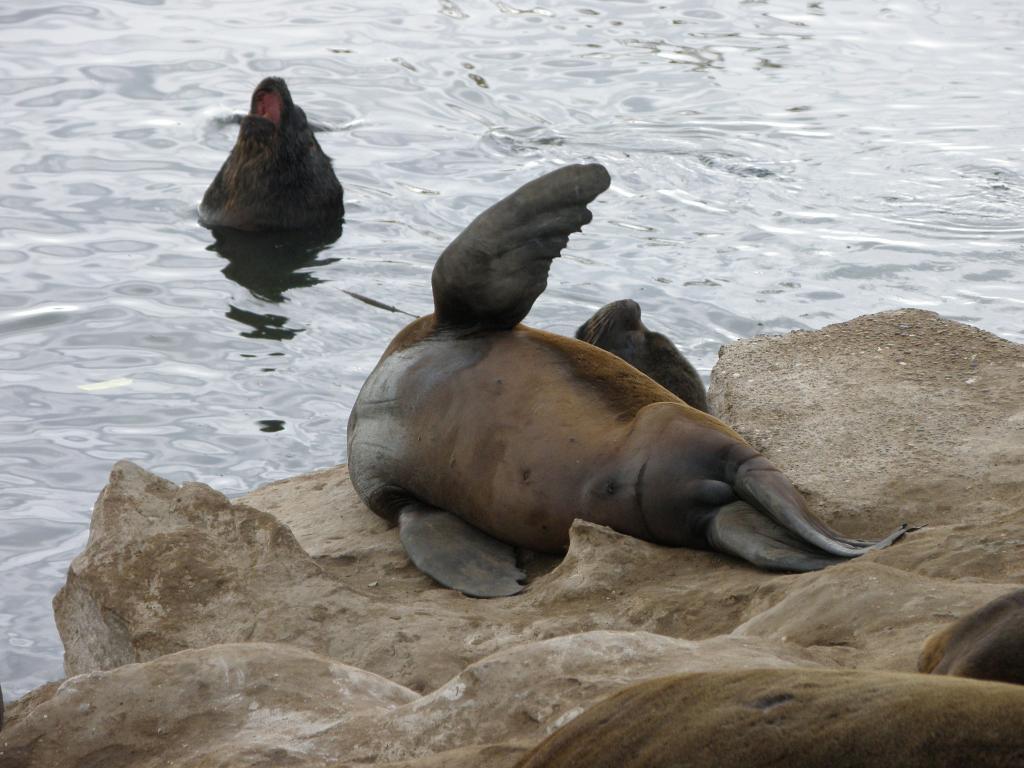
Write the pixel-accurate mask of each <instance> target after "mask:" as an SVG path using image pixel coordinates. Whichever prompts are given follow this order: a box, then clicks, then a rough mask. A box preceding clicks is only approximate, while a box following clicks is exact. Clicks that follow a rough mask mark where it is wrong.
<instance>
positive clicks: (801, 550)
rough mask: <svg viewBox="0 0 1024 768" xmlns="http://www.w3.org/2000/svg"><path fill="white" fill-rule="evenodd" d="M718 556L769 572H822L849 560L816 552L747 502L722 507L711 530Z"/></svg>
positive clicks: (708, 531) (712, 540) (708, 536)
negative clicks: (722, 553) (738, 559)
mask: <svg viewBox="0 0 1024 768" xmlns="http://www.w3.org/2000/svg"><path fill="white" fill-rule="evenodd" d="M706 535H707V540H708V543H709V544H710V545H711V548H712V549H714V550H715V551H716V552H726V553H728V554H730V555H736V557H739V558H742V559H743V560H746V561H747V562H748V563H751V564H753V565H756V566H758V567H760V568H764V569H766V570H769V571H791V572H795V573H805V572H807V571H819V570H821V569H822V568H826V567H827V566H830V565H835V564H836V563H841V562H844V561H845V560H846V559H847V558H845V557H839V556H836V555H830V554H828V553H827V552H822V551H821V550H817V549H814V548H813V547H811V546H808V545H807V544H805V543H804V542H802V541H800V539H798V538H796V537H795V536H793V535H792V534H791V533H790V532H789V531H787V530H786V529H785V528H783V527H782V526H781V525H779V524H778V523H776V522H775V521H774V520H772V519H771V518H769V517H766V516H765V515H764V514H762V513H761V512H759V511H758V510H756V509H754V508H753V507H752V506H750V505H749V504H747V503H746V502H744V501H735V502H733V503H732V504H726V505H725V506H724V507H720V508H719V509H718V511H717V512H716V513H715V516H714V517H713V518H712V519H711V522H710V523H709V524H708V529H707V534H706Z"/></svg>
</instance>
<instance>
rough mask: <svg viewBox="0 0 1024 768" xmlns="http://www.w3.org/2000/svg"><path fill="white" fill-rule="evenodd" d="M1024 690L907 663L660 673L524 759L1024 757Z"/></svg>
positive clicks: (620, 762)
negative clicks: (883, 667) (909, 668)
mask: <svg viewBox="0 0 1024 768" xmlns="http://www.w3.org/2000/svg"><path fill="white" fill-rule="evenodd" d="M1022 723H1024V690H1022V689H1019V688H1016V687H1014V686H1012V685H1001V684H998V683H990V682H983V681H979V680H962V679H956V678H941V677H929V676H924V675H912V674H904V673H896V672H870V671H866V670H842V671H839V670H825V669H758V670H746V671H722V672H703V673H693V674H688V675H677V676H673V677H666V678H661V679H656V680H649V681H647V682H644V683H640V684H638V685H633V686H631V687H629V688H626V689H625V690H622V691H620V692H619V693H617V694H614V695H613V696H611V697H610V698H608V699H605V700H604V701H602V702H600V703H598V704H595V705H594V706H593V707H591V708H590V709H589V710H587V711H586V712H584V713H583V714H582V715H580V716H579V717H577V718H576V719H575V720H573V721H572V722H570V723H569V724H568V725H566V726H565V727H563V728H562V729H561V730H558V731H555V733H553V734H552V735H551V736H549V737H548V738H547V739H546V740H545V741H543V742H542V743H541V744H540V745H539V746H537V747H536V748H534V749H533V750H532V751H531V752H530V753H528V754H527V756H526V757H525V758H524V759H523V760H522V761H520V762H519V763H518V764H517V766H516V768H682V766H685V767H686V768H777V767H778V766H786V768H867V767H868V766H870V768H963V767H964V766H970V767H971V768H1011V767H1013V768H1019V766H1021V765H1024V728H1021V724H1022Z"/></svg>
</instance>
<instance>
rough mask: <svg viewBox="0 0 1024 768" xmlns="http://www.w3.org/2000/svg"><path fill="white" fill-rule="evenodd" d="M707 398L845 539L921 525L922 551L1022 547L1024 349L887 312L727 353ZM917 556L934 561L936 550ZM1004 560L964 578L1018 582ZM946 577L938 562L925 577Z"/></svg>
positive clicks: (925, 318)
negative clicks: (957, 543)
mask: <svg viewBox="0 0 1024 768" xmlns="http://www.w3.org/2000/svg"><path fill="white" fill-rule="evenodd" d="M709 397H710V401H711V404H712V409H713V411H714V412H715V414H716V415H717V416H718V417H719V418H721V419H723V420H724V421H726V422H727V423H728V424H731V425H732V426H733V427H734V428H735V429H736V430H737V431H738V432H739V433H740V434H742V435H743V436H744V437H745V438H747V439H748V440H750V441H751V442H752V443H753V444H754V446H755V447H756V448H758V449H759V450H760V451H762V452H763V453H765V455H767V456H768V457H769V458H770V459H771V460H772V461H773V462H775V463H776V464H777V465H778V466H780V467H781V468H782V469H783V470H785V471H786V473H787V474H788V475H789V477H790V478H791V479H792V480H793V481H794V482H795V483H796V485H797V486H798V487H799V488H800V489H801V490H802V491H803V492H804V493H805V495H807V496H808V499H809V501H810V503H811V506H812V508H813V509H814V510H815V511H816V512H817V513H818V514H820V515H821V516H822V517H824V518H825V519H827V520H830V521H831V522H832V523H833V524H834V525H835V526H837V527H838V528H840V529H841V530H842V531H844V532H849V533H850V534H852V535H870V534H873V533H877V532H879V531H884V530H888V528H890V527H891V526H892V524H893V523H894V522H898V521H900V520H906V521H908V522H910V523H913V524H927V525H928V526H929V527H930V530H926V531H923V532H922V534H920V535H919V536H918V537H915V538H916V539H917V540H918V541H921V540H922V539H924V540H926V541H928V540H932V539H936V540H944V539H945V537H946V536H948V534H949V532H948V531H944V530H935V529H942V528H945V526H961V527H959V528H957V529H956V531H957V533H958V534H960V535H961V536H963V537H964V538H966V539H972V540H974V539H977V538H978V537H979V536H981V537H986V538H987V540H988V541H989V542H990V543H992V542H993V541H994V540H995V541H998V542H1000V543H1005V544H1008V545H1010V546H1011V547H1012V545H1013V544H1016V545H1017V547H1016V550H1017V551H1018V552H1019V551H1020V546H1021V545H1022V544H1024V521H1021V517H1022V516H1021V514H1020V512H1021V511H1022V510H1024V346H1021V345H1019V344H1014V343H1013V342H1010V341H1006V340H1005V339H1001V338H999V337H998V336H993V335H992V334H990V333H986V332H985V331H982V330H979V329H977V328H973V327H971V326H969V325H964V324H962V323H957V322H953V321H952V320H944V319H942V318H940V317H939V316H938V315H936V314H934V313H932V312H924V311H921V310H916V309H903V310H896V311H892V312H882V313H879V314H875V315H866V316H864V317H858V318H856V319H854V320H851V321H849V322H846V323H839V324H837V325H830V326H827V327H825V328H822V329H821V330H819V331H797V332H794V333H789V334H786V335H785V336H778V337H757V338H753V339H747V340H744V341H738V342H735V343H733V344H729V345H727V346H725V347H723V348H722V350H721V352H720V357H719V361H718V364H717V365H716V366H715V368H714V371H713V372H712V379H711V391H710V393H709ZM1008 518H1016V519H1017V521H1018V522H1019V525H1016V526H1010V525H1008V524H1009V522H1010V520H1009V519H1008ZM1004 535H1005V537H1006V539H1007V540H1006V541H1002V537H1003V536H1004ZM1010 539H1012V540H1010ZM905 548H906V547H905V545H901V546H899V547H894V548H893V553H894V554H893V557H894V558H896V559H902V553H900V550H901V549H905ZM913 549H914V550H915V553H916V554H917V555H918V559H919V560H920V561H921V563H922V564H923V563H925V562H926V561H928V560H929V559H930V558H929V557H928V556H927V555H926V554H925V553H924V552H922V551H921V550H922V549H928V550H931V549H932V548H931V547H929V546H924V547H922V546H921V545H917V546H915V547H913ZM936 549H938V547H936ZM998 549H999V547H998V546H993V547H991V548H990V551H989V553H988V554H989V559H991V557H992V555H993V554H996V550H998ZM1012 551H1013V550H1012V549H1008V548H1005V547H1004V548H1002V549H1001V550H1000V553H1001V554H1002V555H1003V557H998V558H997V559H996V562H994V563H988V564H986V563H985V562H983V561H984V558H983V557H980V558H972V559H971V567H972V568H974V569H976V570H977V572H976V573H972V574H971V575H976V576H978V577H979V578H996V579H1004V578H1005V577H1006V576H1007V575H1008V574H1007V573H1006V572H1005V571H1004V570H1002V569H1003V568H1004V567H1009V568H1011V569H1012V571H1013V574H1014V575H1015V576H1016V577H1017V578H1018V580H1019V579H1020V578H1022V577H1024V558H1020V557H1014V558H1013V559H1014V560H1015V561H1016V562H1014V563H1009V562H1006V561H1004V559H1003V558H1004V557H1006V556H1008V555H1009V554H1010V553H1011V552H1012ZM897 553H900V554H897ZM933 565H935V564H933ZM940 568H950V570H947V571H946V572H945V573H940V572H939V569H940ZM952 568H957V570H955V571H954V570H952ZM954 574H955V575H960V574H961V571H960V570H959V568H958V567H957V564H956V563H954V562H951V561H950V560H948V559H947V560H946V561H945V562H944V563H942V564H938V565H935V567H933V568H932V574H931V575H945V576H952V575H954Z"/></svg>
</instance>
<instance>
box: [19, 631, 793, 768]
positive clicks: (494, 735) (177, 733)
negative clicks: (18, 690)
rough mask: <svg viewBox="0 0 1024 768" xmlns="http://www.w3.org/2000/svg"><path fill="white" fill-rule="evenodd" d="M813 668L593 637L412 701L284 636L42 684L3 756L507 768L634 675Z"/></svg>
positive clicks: (628, 638)
mask: <svg viewBox="0 0 1024 768" xmlns="http://www.w3.org/2000/svg"><path fill="white" fill-rule="evenodd" d="M807 663H809V662H808V661H807V659H806V657H805V656H804V655H802V654H800V653H799V652H798V650H795V649H792V648H785V647H781V646H778V645H772V644H763V645H756V644H754V643H752V642H751V641H749V640H743V639H738V638H716V639H714V640H707V641H703V642H689V641H685V640H672V639H671V638H667V637H661V636H658V635H651V634H647V633H644V632H592V633H584V634H579V635H572V636H568V637H560V638H557V639H554V640H547V641H543V642H537V643H528V644H525V645H521V646H517V647H515V648H513V649H511V650H508V651H504V652H502V653H499V654H496V655H494V656H491V657H488V658H487V659H483V660H482V661H479V662H477V663H476V664H473V665H471V666H470V667H469V668H467V669H465V670H464V671H463V672H462V673H460V674H459V675H458V676H456V677H455V678H454V679H452V680H450V681H449V682H448V683H446V684H445V685H444V686H442V687H441V688H440V689H438V690H436V691H434V692H432V693H430V694H428V695H426V696H422V697H421V696H419V695H417V694H416V693H414V692H413V691H410V690H409V689H407V688H404V687H402V686H400V685H397V684H395V683H392V682H389V681H387V680H384V679H383V678H381V677H379V676H377V675H374V674H372V673H368V672H364V671H363V670H359V669H355V668H354V667H350V666H347V665H345V664H340V663H338V662H336V661H333V660H331V659H328V658H327V657H324V656H320V655H317V654H314V653H311V652H309V651H304V650H300V649H297V648H294V647H292V646H287V645H284V644H270V643H246V644H231V645H216V646H211V647H209V648H203V649H199V650H190V651H182V652H180V653H176V654H171V655H168V656H163V657H161V658H159V659H156V660H154V661H150V662H146V663H142V664H130V665H126V666H122V667H119V668H117V669H114V670H109V671H106V672H91V673H88V674H85V675H80V676H77V677H72V678H70V679H68V680H66V681H64V682H63V683H61V684H54V685H51V686H47V687H45V688H43V689H40V690H39V691H38V692H36V693H35V694H34V695H32V696H29V697H26V698H25V699H23V700H22V701H21V702H19V704H18V705H17V707H16V711H15V712H13V713H12V718H11V722H10V724H9V726H8V727H7V728H6V729H5V730H4V732H3V734H2V736H0V764H3V765H4V766H5V768H84V767H85V766H92V765H95V764H96V763H95V760H96V759H97V758H98V756H100V755H102V760H103V765H104V768H119V767H120V766H124V767H125V768H128V767H129V766H133V767H138V768H149V766H153V768H156V766H162V767H167V766H172V767H173V766H180V768H186V767H187V766H196V765H203V766H206V765H224V766H229V765H230V766H238V767H248V766H253V767H255V766H277V765H289V766H308V767H309V768H314V767H315V768H320V767H321V766H323V767H326V766H336V765H337V764H338V761H339V760H347V761H352V762H353V763H354V764H364V765H365V764H367V763H375V764H391V763H392V762H394V763H397V764H402V763H405V764H409V765H436V766H443V765H453V766H454V765H467V766H468V765H474V763H473V762H472V760H478V761H479V760H484V759H486V760H487V761H488V762H486V763H480V762H477V763H475V764H476V765H483V764H486V765H501V764H508V765H510V764H511V763H512V762H514V760H515V759H517V758H518V756H519V755H520V754H521V753H522V752H523V751H525V749H526V748H528V747H529V746H531V745H533V744H535V743H537V742H538V741H540V740H541V739H542V738H544V737H545V736H547V735H548V734H550V733H552V732H554V731H555V730H557V729H558V728H559V727H560V726H562V725H564V724H565V723H566V722H569V721H570V720H571V719H572V718H574V717H575V716H577V715H578V714H580V713H581V712H583V711H584V709H585V708H586V707H587V706H589V705H591V704H593V703H594V702H596V701H597V700H599V699H601V698H603V697H604V696H607V695H608V694H609V693H612V692H614V691H616V690H618V689H620V688H623V687H625V686H627V685H630V684H631V683H635V682H637V681H639V680H645V679H650V678H653V677H658V676H664V675H666V674H671V673H675V672H679V671H680V670H692V671H696V670H706V669H710V668H718V667H720V666H721V665H725V666H727V667H730V668H736V669H752V668H762V667H772V668H793V667H796V666H798V665H801V664H807ZM512 739H514V740H516V742H517V744H509V743H508V742H509V741H510V740H512ZM415 761H421V762H415ZM492 761H493V762H492Z"/></svg>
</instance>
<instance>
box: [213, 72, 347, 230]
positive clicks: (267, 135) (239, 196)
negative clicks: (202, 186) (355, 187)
mask: <svg viewBox="0 0 1024 768" xmlns="http://www.w3.org/2000/svg"><path fill="white" fill-rule="evenodd" d="M342 197H343V193H342V189H341V184H340V183H339V182H338V177H337V176H335V175H334V169H333V168H332V167H331V159H330V158H329V157H328V156H327V155H325V154H324V151H323V150H322V149H321V148H320V144H318V143H317V140H316V137H315V136H314V135H313V129H312V128H311V127H310V126H309V122H308V121H307V120H306V113H305V112H303V111H302V109H301V108H300V107H298V106H296V105H295V104H294V103H293V102H292V96H291V93H289V91H288V86H287V85H285V82H284V80H282V79H281V78H280V77H268V78H266V79H265V80H263V82H261V83H260V84H259V85H257V86H256V90H255V91H254V92H253V94H252V102H251V107H250V110H249V114H248V115H246V116H245V117H244V118H243V119H242V123H241V126H240V127H239V129H238V139H237V140H236V141H235V146H234V148H233V149H232V150H231V154H230V155H228V159H227V160H225V161H224V165H222V166H221V169H220V171H219V172H218V173H217V177H216V178H215V179H214V180H213V183H212V184H210V187H209V188H208V189H207V190H206V194H204V195H203V202H202V203H201V204H200V206H199V220H200V222H201V223H202V224H203V225H205V226H207V227H211V228H212V227H232V228H234V229H245V230H253V231H262V230H269V229H300V228H306V227H316V226H332V225H336V224H337V222H338V221H340V219H341V218H342V216H343V215H344V213H345V205H344V203H343V201H342Z"/></svg>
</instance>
